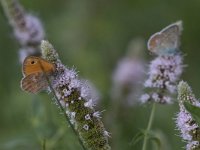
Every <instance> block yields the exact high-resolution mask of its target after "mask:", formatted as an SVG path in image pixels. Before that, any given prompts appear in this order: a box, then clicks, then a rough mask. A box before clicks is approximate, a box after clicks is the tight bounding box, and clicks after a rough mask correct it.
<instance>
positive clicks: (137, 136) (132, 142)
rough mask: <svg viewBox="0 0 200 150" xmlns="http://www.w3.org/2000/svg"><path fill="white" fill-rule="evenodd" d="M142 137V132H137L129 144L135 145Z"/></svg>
mask: <svg viewBox="0 0 200 150" xmlns="http://www.w3.org/2000/svg"><path fill="white" fill-rule="evenodd" d="M143 137H144V133H143V132H142V131H140V132H138V133H137V134H136V135H135V136H134V137H133V139H132V140H131V142H130V145H131V146H132V145H136V144H137V143H138V142H139V141H141V140H142V139H143Z"/></svg>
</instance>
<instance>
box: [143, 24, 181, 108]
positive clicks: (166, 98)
mask: <svg viewBox="0 0 200 150" xmlns="http://www.w3.org/2000/svg"><path fill="white" fill-rule="evenodd" d="M181 31H182V23H181V22H180V21H179V22H176V23H174V24H171V25H169V26H167V27H166V28H164V29H163V30H161V31H160V32H158V33H155V34H154V35H152V36H151V37H150V39H149V41H148V49H149V51H150V52H152V53H153V54H155V55H156V58H155V59H154V60H152V61H151V62H150V65H149V71H148V73H147V74H148V79H147V80H146V81H145V83H144V87H145V88H146V89H147V90H148V92H147V93H145V94H144V95H142V97H141V101H142V102H143V103H145V102H147V101H154V102H157V103H161V104H169V103H172V102H173V101H172V98H171V96H172V94H174V93H176V84H177V81H178V80H179V78H180V75H181V74H182V71H183V58H182V55H181V53H180V50H179V45H180V34H181Z"/></svg>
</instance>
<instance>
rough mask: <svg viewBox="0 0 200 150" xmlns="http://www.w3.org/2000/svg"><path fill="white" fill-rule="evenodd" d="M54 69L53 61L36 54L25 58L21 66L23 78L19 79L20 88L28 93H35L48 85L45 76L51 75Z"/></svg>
mask: <svg viewBox="0 0 200 150" xmlns="http://www.w3.org/2000/svg"><path fill="white" fill-rule="evenodd" d="M55 70H56V67H55V65H54V64H53V63H50V62H48V61H46V60H45V59H43V58H40V57H36V56H28V57H26V58H25V60H24V62H23V67H22V73H23V75H24V78H23V79H22V80H21V88H22V89H23V90H24V91H27V92H29V93H37V92H40V91H41V90H44V89H46V88H47V87H48V82H47V80H46V76H50V75H52V73H54V72H55Z"/></svg>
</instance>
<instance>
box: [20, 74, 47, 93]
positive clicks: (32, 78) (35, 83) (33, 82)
mask: <svg viewBox="0 0 200 150" xmlns="http://www.w3.org/2000/svg"><path fill="white" fill-rule="evenodd" d="M47 87H48V82H47V80H46V78H45V75H44V73H34V74H30V75H27V76H26V77H24V78H23V79H22V81H21V88H22V89H23V90H24V91H26V92H29V93H33V94H34V93H38V92H40V91H42V90H44V89H46V88H47Z"/></svg>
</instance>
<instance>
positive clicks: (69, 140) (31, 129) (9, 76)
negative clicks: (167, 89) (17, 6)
mask: <svg viewBox="0 0 200 150" xmlns="http://www.w3.org/2000/svg"><path fill="white" fill-rule="evenodd" d="M20 2H21V3H22V4H23V5H24V7H25V8H26V10H27V11H30V12H32V13H33V14H36V15H37V16H38V17H39V18H40V19H41V20H42V22H43V25H44V27H45V30H46V33H47V38H48V40H49V41H50V42H51V43H52V44H53V45H54V46H55V48H56V49H57V50H58V52H59V54H60V57H61V60H62V61H63V63H64V64H66V65H67V66H69V67H73V66H74V67H75V68H77V70H78V71H79V75H80V76H81V77H83V78H86V79H89V80H90V81H91V82H92V83H93V84H94V85H95V86H96V88H97V89H98V90H99V92H100V93H101V102H100V104H99V105H98V109H99V110H104V109H105V110H106V111H105V112H104V113H103V121H104V123H105V126H106V129H107V130H108V131H114V133H111V136H112V138H110V139H109V140H110V143H111V145H112V147H113V149H114V150H122V149H124V150H133V149H134V150H140V149H141V144H142V142H139V143H138V144H136V145H131V144H130V142H131V140H132V138H133V137H134V136H135V135H136V133H137V132H138V131H139V130H140V129H145V128H146V126H147V122H148V118H149V112H150V107H149V106H141V105H138V106H132V107H128V108H123V107H122V108H121V109H120V111H119V112H118V113H117V114H116V115H117V117H116V120H114V121H109V120H110V119H109V117H111V115H110V114H112V111H111V110H112V108H113V107H114V104H115V103H113V102H111V98H110V90H111V87H112V80H111V78H112V73H113V70H114V69H115V67H116V64H117V62H118V60H119V59H121V58H122V57H123V56H124V55H125V53H126V50H127V46H128V43H129V42H130V41H131V40H132V39H133V38H135V37H143V38H144V39H145V41H146V42H147V40H148V38H149V37H150V36H151V35H152V34H153V33H155V32H157V31H160V30H161V29H162V28H163V27H165V26H167V25H169V24H171V23H173V22H175V21H177V20H182V21H183V27H184V30H183V34H182V38H181V42H182V45H181V49H182V51H183V52H184V54H186V55H185V57H184V63H185V64H187V65H188V66H187V67H186V68H185V71H184V75H183V77H182V78H183V80H186V81H188V82H189V84H190V85H191V86H192V87H193V90H194V92H195V94H196V96H197V97H200V94H199V90H198V89H199V88H200V84H199V83H200V78H199V77H200V68H199V63H200V60H199V57H200V50H199V49H200V48H199V40H200V14H199V11H200V1H198V0H190V1H182V0H162V1H161V0H151V1H149V0H124V1H122V0H121V1H120V0H109V1H108V0H85V1H83V0H56V1H49V0H42V1H41V0H34V1H27V0H21V1H20ZM0 12H1V13H0V24H1V25H0V35H1V36H0V51H1V54H0V70H1V71H0V149H2V150H27V149H29V150H36V149H41V147H42V143H44V141H45V143H46V147H47V148H46V149H52V150H64V149H67V150H78V149H81V148H80V146H79V143H78V142H77V139H76V137H75V136H74V135H73V133H72V132H71V130H70V128H68V126H67V123H66V121H65V119H64V117H63V115H62V114H60V112H59V110H58V108H57V106H55V105H54V104H53V101H52V100H51V99H52V98H51V97H50V96H48V95H47V94H46V93H41V94H39V95H31V94H27V93H25V92H23V91H21V89H20V80H21V78H22V73H21V65H20V63H19V61H18V49H19V46H18V44H17V42H16V41H15V39H14V37H13V34H12V30H11V27H10V26H9V25H8V22H7V20H6V18H5V16H4V15H3V11H2V9H1V11H0ZM144 57H145V59H146V61H147V62H148V61H149V60H151V59H152V56H151V55H149V52H148V51H147V50H146V54H145V56H144ZM177 112H178V106H177V103H175V104H174V105H167V106H164V105H163V106H162V105H158V106H157V109H156V116H155V120H154V123H153V131H155V132H157V134H158V135H159V136H161V137H162V138H161V141H162V144H164V148H163V150H164V149H166V150H170V149H173V150H179V149H181V148H182V147H183V146H184V145H185V144H184V143H183V142H182V141H181V138H180V137H179V136H178V135H179V132H178V131H177V130H176V127H175V123H174V118H175V115H176V113H177ZM114 115H115V113H114ZM150 145H151V144H150ZM150 145H149V147H148V150H151V149H154V148H151V147H150Z"/></svg>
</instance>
